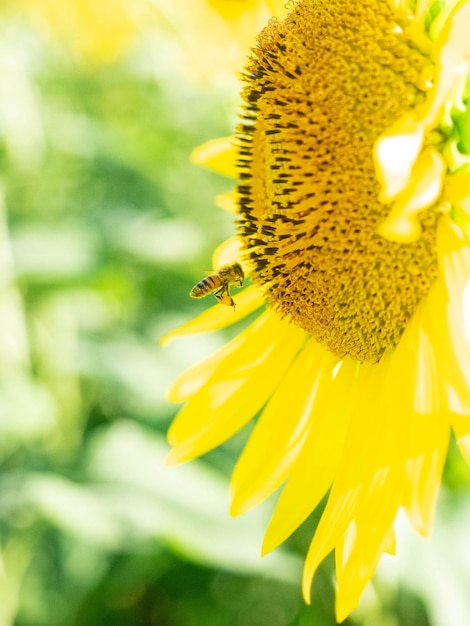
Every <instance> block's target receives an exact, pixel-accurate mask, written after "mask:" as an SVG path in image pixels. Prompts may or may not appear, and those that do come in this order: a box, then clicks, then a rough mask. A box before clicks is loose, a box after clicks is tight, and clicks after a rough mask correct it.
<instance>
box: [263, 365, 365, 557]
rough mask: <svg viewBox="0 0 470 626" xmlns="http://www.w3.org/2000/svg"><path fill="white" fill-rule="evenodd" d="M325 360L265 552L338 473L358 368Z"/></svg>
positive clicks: (313, 504)
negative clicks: (308, 421) (307, 428)
mask: <svg viewBox="0 0 470 626" xmlns="http://www.w3.org/2000/svg"><path fill="white" fill-rule="evenodd" d="M336 366H337V364H336V363H334V362H332V360H331V358H330V359H328V360H326V362H325V364H324V365H323V367H322V369H321V371H320V372H319V376H318V378H317V381H316V384H317V386H318V391H317V393H316V395H315V397H314V400H313V405H312V408H311V418H310V419H311V422H312V424H311V427H310V431H309V433H308V436H307V439H306V441H305V443H304V444H303V446H302V449H301V451H300V453H299V454H298V458H297V459H296V461H295V463H294V465H293V467H292V470H291V475H290V477H289V480H288V482H287V484H286V486H285V487H284V489H283V490H282V493H281V496H280V498H279V501H278V503H277V505H276V509H275V511H274V515H273V517H272V519H271V522H270V524H269V526H268V529H267V531H266V535H265V537H264V541H263V554H265V553H266V552H269V551H271V550H273V549H274V548H275V547H277V546H278V545H279V544H280V543H282V542H283V541H284V540H285V539H286V538H287V537H288V536H289V535H290V534H291V533H292V532H293V531H294V530H295V529H296V528H297V527H298V526H299V525H300V524H301V523H302V522H303V521H304V519H305V518H306V517H307V516H308V515H309V514H310V513H311V512H312V511H313V509H314V508H315V507H316V505H317V504H318V503H319V502H320V500H321V498H322V497H323V496H324V495H325V493H326V491H327V489H328V488H329V486H330V485H331V483H332V481H333V478H334V476H335V473H336V470H337V467H338V463H339V460H340V457H341V454H342V452H343V446H344V441H345V438H346V433H347V430H348V425H349V421H350V417H351V410H352V407H353V406H354V401H355V400H354V392H355V383H356V376H355V367H356V364H355V363H354V362H353V361H351V360H350V359H345V360H344V361H343V362H342V363H341V367H339V368H338V367H336Z"/></svg>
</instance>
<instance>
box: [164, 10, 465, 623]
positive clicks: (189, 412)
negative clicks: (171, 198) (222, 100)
mask: <svg viewBox="0 0 470 626" xmlns="http://www.w3.org/2000/svg"><path fill="white" fill-rule="evenodd" d="M288 8H289V12H288V14H287V15H286V16H285V18H284V19H282V20H279V19H274V18H273V19H272V20H271V21H270V22H269V24H268V25H267V27H266V28H265V29H264V30H263V31H262V32H261V34H260V35H259V37H258V40H257V44H256V47H255V48H254V49H253V52H252V54H251V56H250V58H249V60H248V61H247V63H246V66H245V70H244V73H243V77H242V82H243V88H242V100H243V111H242V115H241V121H240V124H239V126H238V128H237V129H236V133H235V139H234V140H232V141H228V140H219V141H214V142H211V143H209V144H207V145H205V146H203V147H201V148H200V149H199V150H198V151H196V153H195V160H196V161H199V162H203V163H205V164H206V165H208V166H210V167H213V168H214V169H216V170H218V171H219V172H222V173H226V174H232V175H235V176H236V177H237V178H238V185H237V187H236V190H235V192H234V194H233V195H232V196H224V197H222V198H220V199H219V200H220V202H219V203H220V204H223V205H231V204H232V205H234V207H235V210H236V212H237V213H238V217H237V228H238V234H237V235H236V236H235V237H234V238H233V239H231V240H230V241H228V242H226V243H225V244H223V245H222V246H221V247H220V248H219V249H218V250H217V251H216V253H215V255H214V267H216V268H217V267H219V266H220V265H221V264H223V263H227V262H233V261H235V260H238V261H239V262H241V263H242V265H243V267H244V269H245V272H246V273H247V274H249V276H250V278H251V281H252V283H253V284H252V285H250V286H249V287H247V288H246V289H245V290H244V291H242V292H240V293H239V294H238V295H236V296H235V302H236V304H237V308H236V311H235V313H234V312H233V311H232V309H231V308H230V307H224V306H223V305H221V304H218V305H216V306H215V307H213V308H211V309H209V310H208V311H206V312H205V313H203V314H202V315H201V316H199V317H198V318H196V319H195V320H192V321H191V322H189V323H188V324H186V325H185V326H183V327H182V328H180V329H178V330H176V331H173V332H172V333H170V334H169V335H168V337H167V339H169V338H173V337H175V336H181V335H184V334H188V333H192V332H201V331H206V330H210V329H213V328H220V327H222V326H226V325H228V324H230V323H232V322H235V321H237V320H239V319H240V318H242V317H244V316H245V315H247V314H248V313H250V312H252V311H254V310H255V309H257V308H259V309H261V311H260V314H259V317H258V318H257V319H256V321H254V322H253V323H252V324H251V325H250V326H249V327H248V328H246V329H245V330H244V331H243V332H242V333H241V334H240V335H238V336H237V337H236V338H235V339H233V340H232V341H230V342H229V343H228V344H227V345H226V346H225V347H223V348H222V349H221V350H219V351H218V352H217V353H215V354H214V355H212V356H211V357H210V358H209V359H207V360H205V361H204V362H202V363H200V364H198V365H195V366H193V367H192V368H190V369H189V370H187V371H186V372H184V373H183V374H182V375H181V376H180V378H179V379H178V380H177V381H176V382H175V383H174V385H173V387H172V389H171V391H170V398H171V400H173V401H176V402H186V404H185V406H184V407H183V408H182V410H181V411H180V413H179V414H178V416H177V417H176V419H175V420H174V422H173V424H172V426H171V428H170V431H169V441H170V443H171V444H172V446H173V449H172V451H171V453H170V455H169V458H168V462H169V463H170V464H173V463H180V462H183V461H187V460H189V459H193V458H195V457H197V456H199V455H201V454H203V453H205V452H207V451H208V450H210V449H212V448H213V447H215V446H217V445H219V444H220V443H221V442H223V441H224V440H226V439H227V438H229V437H230V436H232V435H233V434H234V433H235V432H237V431H238V430H239V429H240V428H241V427H242V426H244V425H245V424H246V423H247V422H248V421H249V420H250V419H251V418H253V417H254V416H255V415H257V414H258V413H259V417H258V420H257V423H256V425H255V427H254V429H253V431H252V434H251V436H250V438H249V440H248V443H247V444H246V446H245V448H244V450H243V452H242V454H241V456H240V459H239V460H238V462H237V464H236V467H235V470H234V472H233V477H232V482H231V513H232V514H234V515H238V514H240V513H243V512H245V511H247V510H248V509H249V508H251V507H253V506H254V505H256V504H257V503H259V502H260V501H262V500H263V499H265V498H266V497H268V496H269V495H270V494H272V493H273V492H274V491H275V490H276V489H278V488H279V487H281V486H282V491H281V493H280V496H279V499H278V501H277V505H276V507H275V510H274V514H273V516H272V519H271V521H270V523H269V526H268V529H267V532H266V535H265V539H264V544H263V552H264V553H266V552H268V551H270V550H272V549H274V548H275V547H276V546H278V545H279V544H280V543H281V542H283V541H284V540H285V539H286V538H287V537H288V536H289V535H290V534H291V533H292V532H293V531H294V530H295V529H296V528H297V527H298V526H299V525H300V524H301V523H302V522H303V521H304V520H305V519H306V517H307V516H308V515H309V514H310V513H311V512H312V510H313V509H314V508H315V507H316V506H317V505H318V504H319V502H320V501H321V500H322V498H323V497H324V496H325V494H327V493H328V499H327V503H326V507H325V509H324V511H323V514H322V516H321V519H320V522H319V524H318V527H317V529H316V531H315V534H314V536H313V539H312V542H311V545H310V548H309V550H308V554H307V556H306V561H305V569H304V574H303V593H304V597H305V599H306V601H307V602H308V601H309V599H310V588H311V584H312V580H313V577H314V574H315V571H316V569H317V568H318V566H319V564H320V563H321V561H322V560H323V559H324V558H325V557H326V556H327V555H328V554H329V553H330V552H331V551H333V550H334V552H335V561H336V578H337V595H336V615H337V619H338V621H342V620H344V619H345V618H346V617H347V615H348V614H349V613H350V612H351V611H352V610H353V609H354V607H355V606H356V605H357V602H358V601H359V598H360V595H361V593H362V591H363V589H364V587H365V585H366V584H367V582H368V581H369V580H370V579H371V578H372V576H373V573H374V571H375V569H376V566H377V564H378V562H379V559H380V557H381V555H382V553H383V552H393V551H394V546H395V535H394V521H395V519H396V516H397V513H398V511H399V510H400V509H404V511H405V512H406V513H407V515H408V518H409V520H410V522H411V524H412V526H413V527H414V528H415V529H416V530H417V531H418V532H419V533H421V534H422V535H428V534H429V532H430V530H431V526H432V519H433V514H434V509H435V503H436V497H437V494H438V490H439V485H440V479H441V473H442V468H443V464H444V460H445V457H446V453H447V448H448V444H449V438H450V435H451V432H452V431H453V433H454V434H455V438H456V440H457V442H458V444H459V446H460V449H461V451H462V453H463V454H464V456H465V457H466V458H467V460H469V459H470V168H469V164H470V159H469V154H470V125H469V124H470V109H469V106H470V81H469V79H468V69H469V61H470V43H469V41H470V40H469V38H468V34H467V33H468V27H469V24H470V2H466V1H460V2H455V1H454V2H452V1H450V2H447V3H444V2H439V1H436V2H427V1H426V0H424V1H419V0H418V1H413V0H410V1H407V0H395V1H394V2H392V1H387V0H363V1H362V2H360V3H358V2H353V1H352V0H299V1H298V2H294V3H290V4H289V7H288Z"/></svg>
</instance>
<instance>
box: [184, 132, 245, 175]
mask: <svg viewBox="0 0 470 626" xmlns="http://www.w3.org/2000/svg"><path fill="white" fill-rule="evenodd" d="M237 158H238V155H237V148H236V146H235V143H234V139H233V137H220V138H219V139H211V140H210V141H206V143H203V144H202V145H200V146H198V147H197V148H195V149H194V150H193V152H192V153H191V162H192V163H195V164H196V165H203V166H204V167H207V168H208V169H210V170H212V171H213V172H216V173H217V174H222V175H223V176H228V177H229V178H237V176H238V172H237V166H236V162H237Z"/></svg>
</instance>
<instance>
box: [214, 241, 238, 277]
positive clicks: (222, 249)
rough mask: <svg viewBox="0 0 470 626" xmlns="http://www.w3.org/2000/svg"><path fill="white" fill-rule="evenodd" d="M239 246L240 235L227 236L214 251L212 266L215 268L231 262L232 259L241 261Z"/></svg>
mask: <svg viewBox="0 0 470 626" xmlns="http://www.w3.org/2000/svg"><path fill="white" fill-rule="evenodd" d="M241 246H242V241H241V239H240V237H237V236H236V235H234V236H233V237H229V238H228V239H226V240H225V241H224V242H223V243H221V244H220V246H217V248H216V249H215V251H214V254H213V255H212V267H213V268H214V269H217V268H219V267H221V266H222V265H226V264H227V263H233V262H234V261H238V262H239V263H240V262H241Z"/></svg>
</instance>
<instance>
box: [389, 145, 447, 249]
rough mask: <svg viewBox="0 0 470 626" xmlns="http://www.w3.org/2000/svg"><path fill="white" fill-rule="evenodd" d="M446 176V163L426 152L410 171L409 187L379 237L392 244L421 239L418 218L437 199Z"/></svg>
mask: <svg viewBox="0 0 470 626" xmlns="http://www.w3.org/2000/svg"><path fill="white" fill-rule="evenodd" d="M445 174H446V163H445V161H444V158H443V157H442V155H441V154H440V153H439V152H437V151H436V150H432V149H431V150H426V151H425V152H423V153H422V154H420V156H419V157H418V159H417V161H416V164H415V165H414V167H413V171H412V177H411V181H410V184H409V185H408V186H407V187H406V189H405V191H404V192H403V193H402V194H400V196H399V198H398V200H397V201H396V202H395V203H394V205H393V206H392V209H391V211H390V213H389V214H388V216H387V219H386V220H385V221H384V222H383V223H382V224H381V225H380V228H379V233H380V234H381V235H382V236H383V237H385V238H386V239H389V240H391V241H397V242H399V243H412V242H413V241H416V240H417V239H419V237H420V235H421V224H420V221H419V219H418V214H419V212H420V211H422V210H423V209H427V208H429V207H430V206H432V205H433V204H434V203H435V202H437V200H438V199H439V197H440V195H441V191H442V187H443V183H444V177H445Z"/></svg>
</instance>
